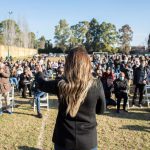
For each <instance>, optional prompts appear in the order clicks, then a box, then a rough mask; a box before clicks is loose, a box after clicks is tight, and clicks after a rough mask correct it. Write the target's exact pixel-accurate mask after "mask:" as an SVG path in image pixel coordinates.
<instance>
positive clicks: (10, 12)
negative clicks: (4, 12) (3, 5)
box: [8, 11, 13, 59]
mask: <svg viewBox="0 0 150 150" xmlns="http://www.w3.org/2000/svg"><path fill="white" fill-rule="evenodd" d="M8 14H9V20H8V59H9V46H10V42H11V38H12V37H10V32H11V30H10V26H11V23H10V22H11V20H10V17H11V15H12V14H13V12H12V11H9V12H8Z"/></svg>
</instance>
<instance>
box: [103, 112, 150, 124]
mask: <svg viewBox="0 0 150 150" xmlns="http://www.w3.org/2000/svg"><path fill="white" fill-rule="evenodd" d="M139 111H140V112H139ZM147 112H149V110H147V109H146V110H145V109H143V110H142V109H141V110H140V109H138V110H129V112H128V113H126V112H124V111H122V110H121V111H120V113H119V114H117V113H116V109H109V110H108V111H107V112H106V113H105V114H104V115H105V116H110V117H116V118H123V119H135V120H145V121H148V120H150V114H149V113H147Z"/></svg>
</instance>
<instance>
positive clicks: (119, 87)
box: [114, 72, 128, 113]
mask: <svg viewBox="0 0 150 150" xmlns="http://www.w3.org/2000/svg"><path fill="white" fill-rule="evenodd" d="M127 89H128V81H127V79H126V78H125V74H124V73H123V72H121V73H120V74H119V78H118V79H116V80H115V81H114V93H115V97H116V99H117V113H119V112H120V103H121V100H122V99H123V100H124V103H123V110H124V111H125V112H127V110H126V104H127V100H128V95H127Z"/></svg>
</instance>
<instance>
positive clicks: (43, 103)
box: [33, 93, 49, 111]
mask: <svg viewBox="0 0 150 150" xmlns="http://www.w3.org/2000/svg"><path fill="white" fill-rule="evenodd" d="M33 105H34V106H33V107H34V111H35V107H36V99H35V98H34V104H33ZM40 107H47V109H49V99H48V93H46V94H44V96H43V97H41V98H40Z"/></svg>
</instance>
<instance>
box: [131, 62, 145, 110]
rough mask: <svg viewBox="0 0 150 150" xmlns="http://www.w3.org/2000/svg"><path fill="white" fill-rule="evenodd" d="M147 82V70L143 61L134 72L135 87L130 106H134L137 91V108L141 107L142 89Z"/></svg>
mask: <svg viewBox="0 0 150 150" xmlns="http://www.w3.org/2000/svg"><path fill="white" fill-rule="evenodd" d="M146 81H147V69H146V67H145V60H141V61H140V66H139V67H137V68H136V69H135V71H134V77H133V84H134V85H135V91H134V96H133V100H132V105H133V107H134V105H135V99H136V98H137V91H139V107H142V100H143V94H144V88H145V85H146Z"/></svg>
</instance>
